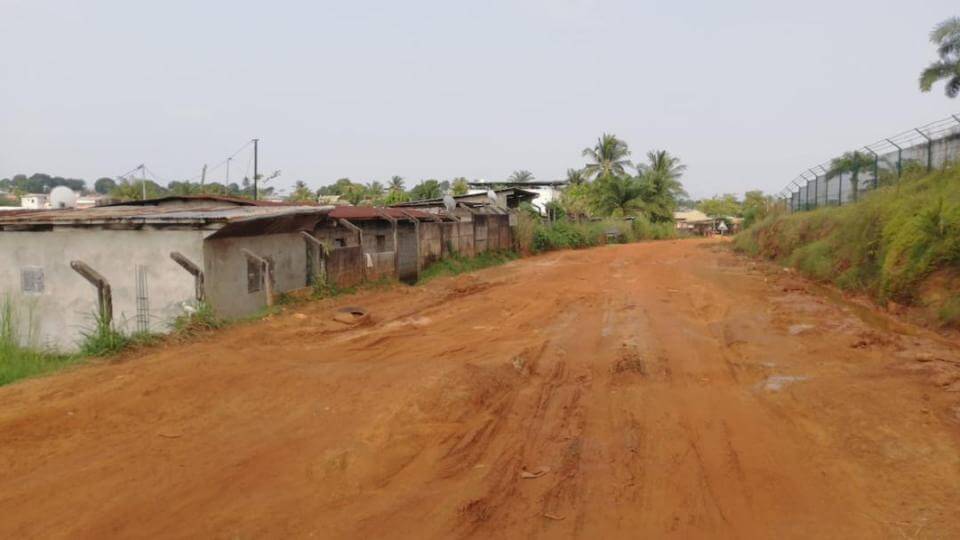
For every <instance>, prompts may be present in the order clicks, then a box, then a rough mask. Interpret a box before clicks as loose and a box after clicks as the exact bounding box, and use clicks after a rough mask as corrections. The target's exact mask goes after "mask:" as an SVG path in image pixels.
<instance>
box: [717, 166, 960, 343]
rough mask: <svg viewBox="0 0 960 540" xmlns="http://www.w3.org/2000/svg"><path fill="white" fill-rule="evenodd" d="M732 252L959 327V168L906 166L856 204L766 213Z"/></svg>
mask: <svg viewBox="0 0 960 540" xmlns="http://www.w3.org/2000/svg"><path fill="white" fill-rule="evenodd" d="M735 246H736V248H737V249H738V250H740V251H743V252H745V253H749V254H751V255H756V256H760V257H764V258H766V259H770V260H774V261H777V262H779V263H781V264H784V265H787V266H791V267H794V268H796V269H798V270H799V271H800V272H802V273H803V274H805V275H807V276H809V277H811V278H813V279H816V280H819V281H822V282H828V283H832V284H834V285H836V286H838V287H840V288H841V289H844V290H849V291H858V292H863V293H866V294H868V295H869V296H871V297H872V298H873V299H874V300H876V301H877V302H879V303H881V304H889V303H891V302H892V303H894V304H900V305H908V306H915V307H919V308H922V311H923V312H925V313H926V314H927V315H928V317H929V318H930V319H933V320H935V321H937V322H939V323H940V324H942V325H945V326H954V327H956V326H958V325H960V266H958V265H960V166H958V165H953V166H950V167H948V168H946V169H945V170H940V171H935V172H932V173H929V174H927V173H925V172H917V171H915V170H912V171H909V172H908V173H907V174H905V175H904V177H903V179H902V180H901V181H900V182H899V183H898V184H896V185H893V186H886V187H881V188H879V189H877V190H876V191H871V192H868V193H864V194H861V195H860V200H859V202H857V203H856V204H850V205H846V206H843V207H828V208H821V209H818V210H813V211H807V212H795V213H792V214H786V213H774V214H772V215H770V216H768V217H766V218H765V219H763V220H762V221H760V222H759V223H757V224H756V225H755V226H754V227H751V228H749V229H747V230H745V231H744V232H743V233H741V234H739V235H738V236H737V238H736V240H735Z"/></svg>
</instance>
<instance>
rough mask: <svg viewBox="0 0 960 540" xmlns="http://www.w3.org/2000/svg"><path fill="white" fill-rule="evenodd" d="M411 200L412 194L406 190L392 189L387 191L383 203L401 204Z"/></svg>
mask: <svg viewBox="0 0 960 540" xmlns="http://www.w3.org/2000/svg"><path fill="white" fill-rule="evenodd" d="M409 200H410V195H409V194H407V192H406V191H403V190H400V191H394V190H392V189H391V190H390V191H389V192H387V197H386V198H385V199H384V200H383V204H385V205H387V206H390V205H391V204H399V203H404V202H408V201H409Z"/></svg>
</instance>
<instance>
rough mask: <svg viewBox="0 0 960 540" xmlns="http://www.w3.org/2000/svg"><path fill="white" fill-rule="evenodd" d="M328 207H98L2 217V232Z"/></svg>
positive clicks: (216, 219) (260, 215)
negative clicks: (30, 228) (41, 226)
mask: <svg viewBox="0 0 960 540" xmlns="http://www.w3.org/2000/svg"><path fill="white" fill-rule="evenodd" d="M329 211H330V207H324V206H237V205H223V204H219V205H218V204H217V203H213V205H212V206H209V207H207V206H204V207H191V208H183V207H178V206H114V205H111V206H95V207H92V208H65V209H62V210H36V211H32V212H16V213H14V215H5V214H0V229H12V228H17V227H30V226H36V225H60V226H71V225H73V226H98V225H111V224H153V225H178V224H183V225H205V224H213V223H232V222H237V221H244V220H259V219H264V218H270V217H277V216H283V215H292V214H317V215H320V216H324V215H326V214H327V213H328V212H329Z"/></svg>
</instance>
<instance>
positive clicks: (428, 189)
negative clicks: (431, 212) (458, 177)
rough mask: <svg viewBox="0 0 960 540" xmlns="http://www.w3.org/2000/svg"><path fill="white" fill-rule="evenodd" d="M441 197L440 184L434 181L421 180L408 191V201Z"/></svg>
mask: <svg viewBox="0 0 960 540" xmlns="http://www.w3.org/2000/svg"><path fill="white" fill-rule="evenodd" d="M440 197H443V190H442V189H441V188H440V182H438V181H436V180H432V179H431V180H423V181H422V182H420V183H419V184H417V185H416V186H414V187H413V189H411V190H410V199H411V200H414V201H422V200H426V199H439V198H440Z"/></svg>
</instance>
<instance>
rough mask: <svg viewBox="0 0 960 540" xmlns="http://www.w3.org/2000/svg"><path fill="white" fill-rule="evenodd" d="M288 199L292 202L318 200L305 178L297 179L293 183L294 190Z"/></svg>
mask: <svg viewBox="0 0 960 540" xmlns="http://www.w3.org/2000/svg"><path fill="white" fill-rule="evenodd" d="M287 200H288V201H290V202H310V201H315V200H316V195H314V193H313V191H311V190H310V188H308V187H307V184H306V183H305V182H304V181H303V180H297V181H296V183H295V184H294V185H293V191H292V192H291V193H290V195H288V196H287Z"/></svg>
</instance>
